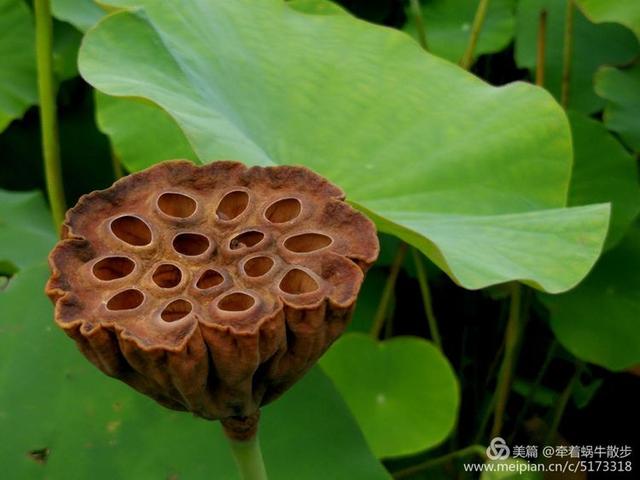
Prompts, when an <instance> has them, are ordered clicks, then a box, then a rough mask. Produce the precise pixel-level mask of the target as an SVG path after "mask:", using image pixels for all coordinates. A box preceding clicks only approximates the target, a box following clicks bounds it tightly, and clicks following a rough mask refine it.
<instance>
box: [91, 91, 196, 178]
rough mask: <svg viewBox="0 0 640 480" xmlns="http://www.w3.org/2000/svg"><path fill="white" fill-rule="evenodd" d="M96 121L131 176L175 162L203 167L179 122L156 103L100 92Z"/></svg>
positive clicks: (97, 95)
mask: <svg viewBox="0 0 640 480" xmlns="http://www.w3.org/2000/svg"><path fill="white" fill-rule="evenodd" d="M96 119H97V122H98V127H99V128H100V130H101V131H102V132H103V133H105V134H107V135H109V138H110V139H111V144H112V145H113V150H114V152H115V154H116V155H117V157H118V159H119V160H120V161H121V162H122V163H123V164H124V166H125V167H126V168H127V170H129V171H131V172H135V171H138V170H142V169H145V168H147V167H150V166H151V165H154V164H156V163H158V162H161V161H162V160H168V159H172V158H185V159H188V160H191V161H195V162H196V163H200V160H199V159H198V156H197V155H196V154H195V153H194V152H193V149H192V148H191V146H190V145H189V142H188V141H187V139H186V138H185V136H184V134H183V133H182V131H181V130H180V128H179V127H178V126H177V125H176V122H175V120H173V118H171V117H170V116H169V114H168V113H166V112H165V111H164V110H162V109H160V108H158V107H157V106H156V105H154V104H152V103H149V102H144V101H140V99H131V98H119V97H111V96H109V95H105V94H103V93H100V92H96ZM150 125H153V128H150Z"/></svg>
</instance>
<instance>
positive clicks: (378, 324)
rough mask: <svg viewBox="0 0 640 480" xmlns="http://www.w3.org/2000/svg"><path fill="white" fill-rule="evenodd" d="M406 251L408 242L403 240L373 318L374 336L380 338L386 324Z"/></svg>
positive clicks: (372, 331) (372, 333)
mask: <svg viewBox="0 0 640 480" xmlns="http://www.w3.org/2000/svg"><path fill="white" fill-rule="evenodd" d="M406 253H407V244H406V243H405V242H402V243H401V244H400V246H399V247H398V251H397V252H396V256H395V257H394V259H393V263H392V264H391V272H390V273H389V276H388V277H387V283H385V285H384V289H383V290H382V297H381V298H380V303H379V304H378V309H377V310H376V315H375V317H374V318H373V325H372V326H371V336H372V337H373V338H378V337H379V336H380V331H381V330H382V327H383V326H384V320H385V317H386V314H387V310H388V309H389V303H390V302H391V296H392V295H393V291H394V289H395V286H396V281H397V280H398V274H399V273H400V268H401V267H402V262H403V261H404V257H405V255H406Z"/></svg>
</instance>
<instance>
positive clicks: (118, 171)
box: [111, 147, 124, 180]
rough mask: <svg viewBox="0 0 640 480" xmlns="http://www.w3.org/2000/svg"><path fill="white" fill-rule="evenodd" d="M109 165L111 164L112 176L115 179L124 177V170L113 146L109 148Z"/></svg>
mask: <svg viewBox="0 0 640 480" xmlns="http://www.w3.org/2000/svg"><path fill="white" fill-rule="evenodd" d="M111 165H112V166H113V176H114V177H115V179H116V180H118V179H120V178H122V177H124V170H123V169H122V164H121V163H120V159H119V158H118V155H116V152H115V150H114V149H113V147H112V148H111Z"/></svg>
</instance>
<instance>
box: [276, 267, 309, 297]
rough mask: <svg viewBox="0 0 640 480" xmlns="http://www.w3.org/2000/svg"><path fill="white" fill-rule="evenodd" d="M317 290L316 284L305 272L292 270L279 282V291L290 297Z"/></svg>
mask: <svg viewBox="0 0 640 480" xmlns="http://www.w3.org/2000/svg"><path fill="white" fill-rule="evenodd" d="M317 289H318V282H316V281H315V280H314V279H313V277H311V276H310V275H309V274H308V273H307V272H305V271H303V270H300V269H298V268H293V269H291V270H289V271H288V272H287V274H286V275H285V276H284V277H283V278H282V280H281V281H280V290H282V291H283V292H286V293H290V294H292V295H299V294H301V293H310V292H313V291H315V290H317Z"/></svg>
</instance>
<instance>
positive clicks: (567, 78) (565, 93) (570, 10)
mask: <svg viewBox="0 0 640 480" xmlns="http://www.w3.org/2000/svg"><path fill="white" fill-rule="evenodd" d="M574 14H575V6H574V4H573V0H567V14H566V16H565V19H564V46H563V50H562V90H561V96H560V103H561V104H562V106H563V107H564V108H565V109H566V108H567V107H568V106H569V92H570V86H569V84H570V82H571V63H572V59H573V18H574Z"/></svg>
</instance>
